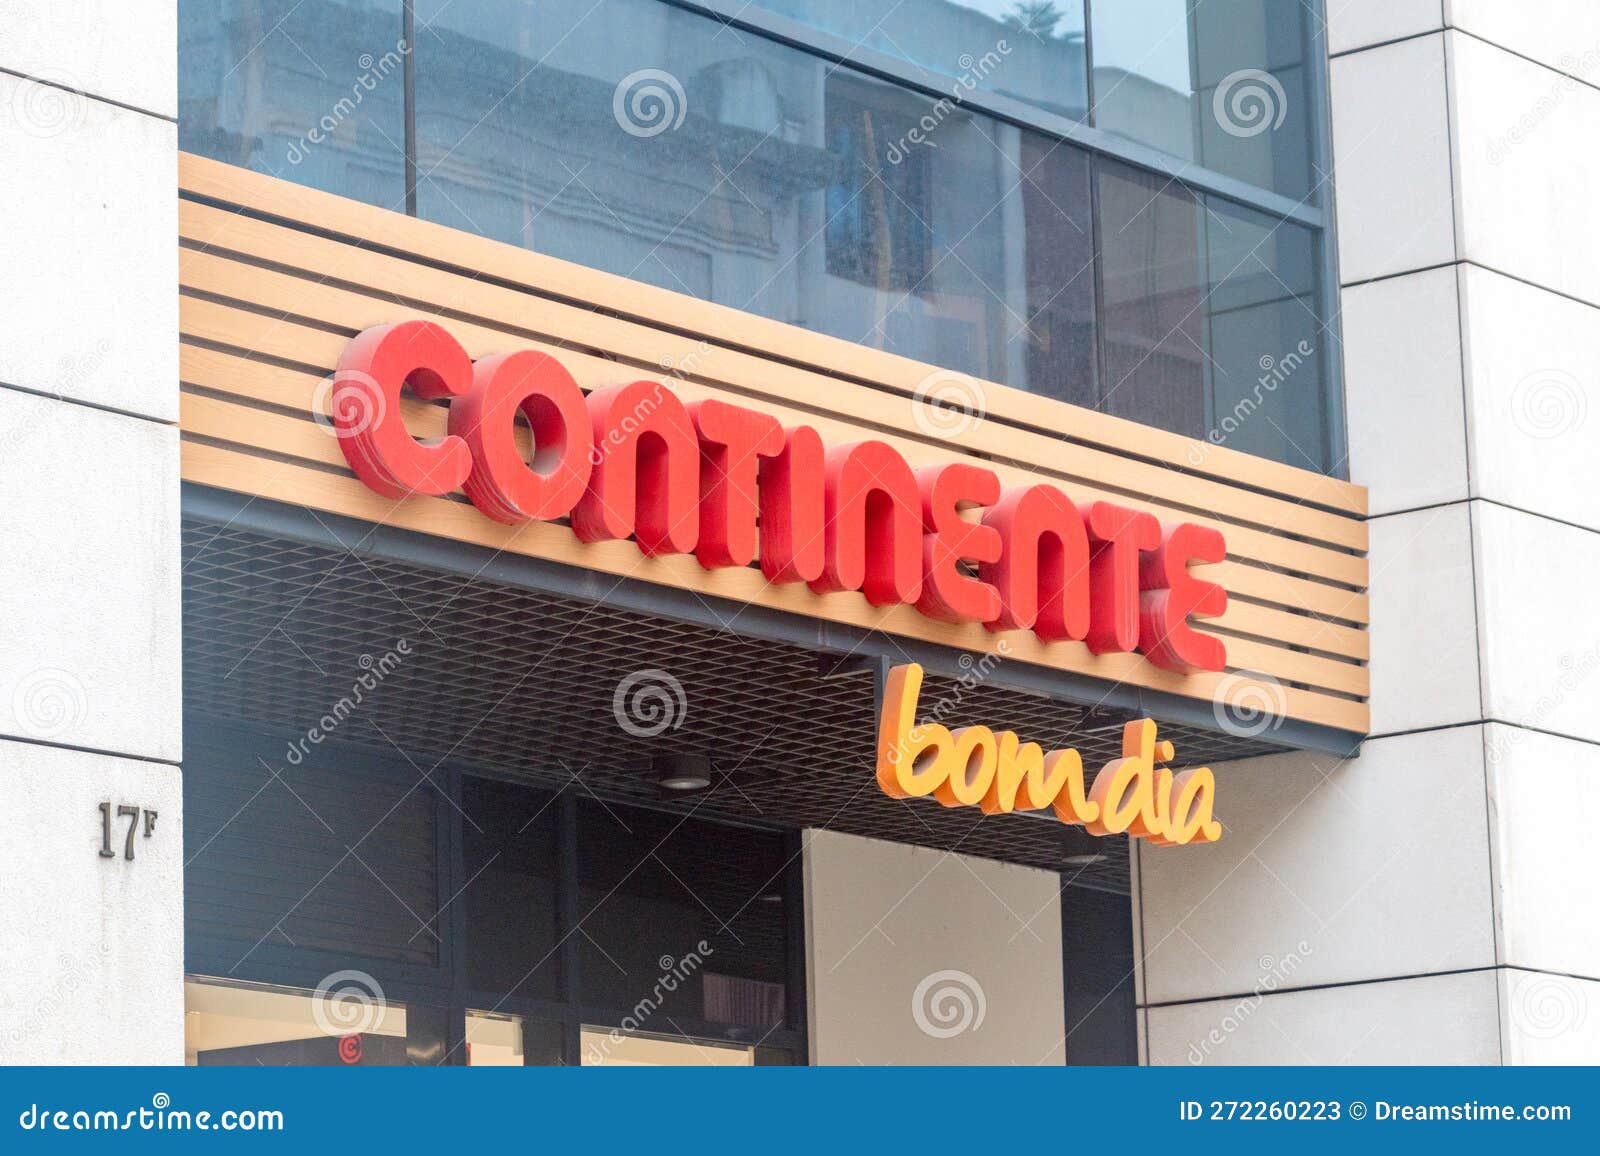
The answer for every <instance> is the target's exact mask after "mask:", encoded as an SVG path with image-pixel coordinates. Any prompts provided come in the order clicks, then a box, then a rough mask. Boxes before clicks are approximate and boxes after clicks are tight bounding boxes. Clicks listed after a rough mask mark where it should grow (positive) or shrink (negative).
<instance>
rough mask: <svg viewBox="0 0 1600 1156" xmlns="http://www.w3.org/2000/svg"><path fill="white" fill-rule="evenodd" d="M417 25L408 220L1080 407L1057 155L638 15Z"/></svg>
mask: <svg viewBox="0 0 1600 1156" xmlns="http://www.w3.org/2000/svg"><path fill="white" fill-rule="evenodd" d="M417 18H418V20H419V22H422V23H423V24H425V25H426V29H425V30H419V32H418V35H417V41H418V44H417V136H418V189H417V207H418V212H419V213H420V214H421V215H422V216H424V217H428V218H430V219H432V220H436V221H440V222H442V223H444V224H447V225H452V226H455V227H457V228H461V229H466V230H469V231H472V232H477V233H483V234H487V235H489V236H492V237H496V238H498V239H500V240H503V241H509V242H511V243H512V244H517V245H523V246H526V247H529V248H533V249H537V250H539V251H540V252H544V253H549V254H551V255H553V256H557V257H563V258H566V259H569V260H573V261H578V262H581V263H583V264H586V265H591V266H597V267H599V268H602V269H605V270H608V271H609V272H613V273H617V274H621V275H622V276H626V277H631V278H635V279H638V280H642V281H647V282H650V283H652V284H656V285H660V286H663V287H665V288H668V289H674V290H677V291H679V292H683V293H688V294H691V295H693V296H696V297H701V298H705V299H708V300H712V301H717V302H720V303H722V304H726V305H731V306H733V307H735V308H739V309H745V310H750V311H752V312H756V313H760V314H763V315H765V316H768V317H773V318H776V319H778V320H780V321H787V322H791V323H793V324H796V325H802V326H806V327H808V328H811V329H815V330H818V331H820V332H823V333H828V334H831V335H833V336H836V337H842V338H845V339H846V340H850V341H856V342H861V343H864V344H867V345H872V346H877V347H879V348H883V349H887V350H890V351H892V352H895V353H901V354H904V355H906V356H910V357H915V358H918V359H921V360H924V361H929V362H932V363H934V364H937V365H940V366H942V367H945V368H948V369H951V370H953V371H956V372H960V373H969V374H973V375H976V376H979V377H983V378H987V379H992V380H993V379H997V380H1000V381H1004V382H1006V383H1008V384H1011V385H1015V386H1018V387H1019V388H1023V389H1032V390H1034V391H1036V392H1041V393H1048V394H1051V395H1053V396H1058V397H1067V398H1076V397H1078V396H1080V395H1081V393H1082V392H1083V391H1084V390H1089V391H1091V392H1092V389H1093V381H1094V358H1093V345H1092V333H1093V312H1094V276H1093V267H1092V256H1093V240H1092V235H1091V233H1092V230H1091V226H1090V213H1089V190H1088V165H1087V162H1086V159H1085V157H1084V155H1083V154H1082V153H1081V152H1079V151H1078V150H1076V149H1074V148H1072V147H1070V146H1067V145H1064V144H1060V143H1059V142H1051V141H1046V140H1044V139H1043V138H1041V137H1038V136H1036V135H1035V134H1032V133H1029V132H1027V131H1024V130H1022V129H1018V128H1016V127H1014V126H1010V125H1002V124H1000V123H998V122H996V121H994V120H992V119H990V118H988V117H984V116H979V115H976V114H974V113H971V112H969V111H967V110H966V109H964V108H961V107H959V106H957V105H955V104H953V103H952V102H949V101H946V102H944V103H943V104H942V105H940V104H937V103H936V102H935V101H933V100H931V99H929V98H927V97H924V96H921V95H918V94H916V93H912V92H909V91H907V90H906V89H903V88H900V87H898V86H895V85H891V84H887V83H883V82H880V81H877V80H872V79H869V78H867V77H864V76H861V75H859V74H856V73H853V72H851V71H849V70H847V69H841V68H839V67H837V66H836V65H833V64H830V63H829V62H827V61H825V60H823V59H821V58H819V57H815V56H812V55H809V54H807V53H804V52H800V51H797V50H794V49H791V48H788V47H785V46H783V45H779V44H776V43H773V42H771V41H767V40H764V39H762V38H760V37H756V36H751V35H743V34H741V35H737V36H735V35H729V34H728V33H727V32H726V31H724V30H722V29H721V28H720V26H719V25H718V24H717V23H716V22H715V21H712V20H708V19H706V18H704V17H701V16H697V15H694V14H692V13H689V12H686V11H684V10H682V9H678V8H673V7H671V6H669V5H666V4H661V3H659V2H657V0H601V3H600V5H599V8H598V9H596V8H595V6H594V5H593V4H592V3H591V2H590V0H555V2H552V3H543V4H538V5H517V6H507V5H504V4H499V3H492V2H490V0H451V2H449V3H444V2H443V0H427V2H424V3H419V5H418V8H417ZM620 27H626V28H627V29H628V30H629V35H628V36H627V37H625V38H621V39H619V38H618V36H617V35H616V29H617V28H620ZM556 45H559V47H560V52H559V55H557V56H555V57H553V58H550V59H546V54H547V53H549V52H550V50H551V48H552V46H556ZM664 60H667V61H671V62H672V71H671V72H670V73H668V72H663V71H661V70H660V69H659V67H658V66H659V64H660V62H661V61H664Z"/></svg>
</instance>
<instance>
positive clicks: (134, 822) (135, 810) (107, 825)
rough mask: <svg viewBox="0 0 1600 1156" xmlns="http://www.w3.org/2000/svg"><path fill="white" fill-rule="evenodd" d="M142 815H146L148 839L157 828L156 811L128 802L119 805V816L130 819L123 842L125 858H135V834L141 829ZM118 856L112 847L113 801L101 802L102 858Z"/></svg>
mask: <svg viewBox="0 0 1600 1156" xmlns="http://www.w3.org/2000/svg"><path fill="white" fill-rule="evenodd" d="M141 815H142V816H143V817H144V824H143V825H144V837H145V838H146V839H148V838H149V837H150V836H151V835H152V834H153V833H154V832H155V829H156V812H154V811H152V810H149V809H148V808H139V807H130V806H128V804H126V803H122V804H120V805H119V806H118V807H117V818H119V819H124V818H125V819H127V820H128V834H127V838H126V839H124V840H123V844H122V857H123V858H124V859H132V858H133V836H134V834H135V833H136V832H137V831H138V830H139V826H140V822H139V818H140V816H141ZM116 857H117V853H116V852H115V851H113V850H112V849H111V803H110V801H109V800H108V801H106V802H104V803H101V804H100V858H102V859H115V858H116Z"/></svg>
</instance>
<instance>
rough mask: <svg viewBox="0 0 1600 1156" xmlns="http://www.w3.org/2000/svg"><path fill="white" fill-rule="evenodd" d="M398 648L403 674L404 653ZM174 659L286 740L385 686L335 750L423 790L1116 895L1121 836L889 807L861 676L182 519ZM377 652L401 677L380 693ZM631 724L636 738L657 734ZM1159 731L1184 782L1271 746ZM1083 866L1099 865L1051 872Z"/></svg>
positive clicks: (191, 696)
mask: <svg viewBox="0 0 1600 1156" xmlns="http://www.w3.org/2000/svg"><path fill="white" fill-rule="evenodd" d="M401 640H405V642H406V644H407V646H408V648H409V654H408V655H399V654H398V652H397V648H398V646H399V643H400V642H401ZM183 649H184V696H185V707H186V710H187V711H188V712H189V713H191V714H193V715H200V716H209V717H212V718H221V719H233V720H240V721H244V722H250V723H256V724H262V725H267V726H272V727H278V728H282V729H283V730H285V731H287V732H304V731H305V730H306V729H307V728H308V727H310V726H313V725H315V724H317V723H318V720H319V719H322V718H323V717H324V716H326V715H329V714H330V712H335V710H336V704H338V703H339V702H340V700H341V698H344V699H347V700H349V699H351V698H353V695H352V691H353V689H354V687H355V684H356V683H357V680H358V679H360V678H361V677H362V676H363V675H366V676H368V680H369V681H376V682H377V684H378V685H377V686H376V689H373V690H367V689H362V690H361V691H360V697H361V699H362V700H363V701H361V702H360V704H359V706H357V707H356V708H355V709H354V710H353V711H350V712H349V714H348V717H346V718H343V719H342V720H340V721H338V722H337V725H336V738H337V740H338V741H340V742H354V743H358V744H361V745H363V746H365V747H369V748H372V749H375V750H377V751H379V752H385V753H387V754H390V755H392V756H393V757H394V758H396V759H406V760H409V761H410V762H411V763H412V764H414V766H415V768H416V770H417V772H418V773H419V775H420V774H421V773H422V772H425V771H431V770H432V769H433V768H434V767H435V766H436V765H437V764H439V763H440V762H442V761H446V760H457V761H459V762H461V763H462V764H463V765H467V766H478V767H486V768H494V769H495V770H496V771H498V772H501V773H509V774H513V775H515V776H517V777H519V778H524V779H526V780H528V781H531V782H535V783H538V784H541V785H547V786H553V787H571V788H573V789H576V790H578V791H580V792H587V793H592V794H595V795H597V796H600V797H607V798H615V799H621V800H627V801H634V802H641V803H645V804H648V805H652V806H658V807H665V808H667V809H671V810H679V811H684V810H694V811H695V813H697V814H699V815H702V816H706V817H714V816H721V817H727V818H732V819H738V820H745V821H751V820H754V821H759V822H764V823H770V824H776V825H780V826H787V827H824V828H829V829H832V830H836V831H843V832H848V833H851V834H856V835H866V836H871V837H875V838H880V839H888V840H893V841H896V842H901V843H912V844H918V845H922V846H927V847H935V848H940V849H945V850H951V851H960V852H962V853H964V854H971V855H979V856H985V857H988V858H993V859H1000V860H1005V861H1008V862H1013V863H1024V864H1029V865H1033V866H1037V867H1044V868H1048V869H1051V870H1058V871H1064V872H1065V873H1066V874H1067V877H1068V878H1069V880H1070V881H1072V882H1073V883H1075V884H1077V885H1080V886H1089V887H1095V888H1099V889H1104V890H1114V891H1126V890H1127V888H1128V861H1127V860H1128V856H1127V843H1126V840H1125V839H1120V838H1117V839H1095V838H1092V837H1090V836H1088V835H1087V834H1086V833H1084V832H1083V831H1082V830H1080V829H1077V828H1070V827H1066V826H1064V825H1062V824H1060V823H1057V822H1054V821H1053V820H1048V819H1043V818H1039V817H1035V816H1027V815H1008V816H983V815H981V814H980V813H979V812H977V811H975V810H971V809H960V810H953V809H947V808H944V807H941V806H939V805H938V804H937V803H935V802H933V801H932V800H925V799H924V800H910V801H896V800H893V799H889V798H887V797H885V796H884V795H883V794H881V793H880V792H879V791H878V789H877V787H876V784H875V783H874V780H873V775H872V770H871V758H872V750H873V744H874V728H875V708H874V703H873V685H872V681H871V678H870V676H869V675H868V674H867V673H865V672H859V673H853V674H844V675H834V676H832V677H824V676H823V675H822V674H821V667H820V663H819V660H820V656H819V654H818V653H817V652H816V651H813V650H808V649H806V648H804V647H800V646H794V645H788V644H783V643H777V642H771V641H765V640H761V639H754V638H749V637H743V636H740V635H737V634H733V633H730V632H728V631H719V630H716V629H713V628H711V627H708V626H699V625H691V624H685V623H682V622H678V621H674V620H671V619H667V618H663V617H654V616H650V615H647V614H641V613H638V612H635V611H631V610H622V609H618V608H615V607H611V606H607V605H603V604H599V603H594V602H587V601H580V600H576V599H568V598H559V597H553V596H549V595H546V594H542V593H534V592H529V591H526V590H523V589H519V588H515V587H508V586H502V585H496V584H492V583H489V582H485V581H483V580H473V581H469V580H465V579H463V578H460V577H457V576H454V575H450V574H444V573H440V572H437V571H434V570H430V569H427V568H424V567H421V566H411V565H400V564H396V563H393V562H390V561H384V560H380V559H375V558H370V557H364V556H361V555H358V554H352V553H348V552H345V551H341V550H338V549H333V548H328V547H320V546H312V545H305V544H302V543H299V542H294V541H289V540H286V539H282V538H276V537H270V536H265V535H262V534H259V533H256V532H254V531H248V530H244V529H240V528H237V527H223V526H219V525H216V524H213V523H210V522H204V521H197V520H193V519H186V520H185V523H184V579H183ZM391 653H395V654H396V657H397V658H398V664H397V665H396V666H395V667H394V669H393V670H392V671H391V672H389V673H387V674H385V675H383V676H382V677H381V679H378V678H377V677H376V676H375V674H374V671H375V670H377V669H381V668H382V667H383V666H386V665H387V663H384V662H382V661H380V660H382V658H383V656H384V655H386V654H391ZM373 664H377V666H374V665H373ZM641 672H659V673H655V674H646V673H641ZM630 676H632V677H633V678H634V682H633V684H632V685H633V687H634V688H635V690H638V689H642V688H645V687H650V686H659V687H665V688H666V692H665V697H662V698H660V699H659V700H658V701H659V704H660V705H662V706H664V707H665V708H666V709H667V710H668V711H669V712H670V713H671V714H672V716H673V718H672V721H673V724H674V725H672V726H669V727H666V729H663V730H662V731H661V733H659V734H657V735H648V734H637V733H630V731H629V730H627V729H624V727H622V726H621V725H619V719H618V714H617V711H616V709H615V706H614V699H615V696H616V693H617V688H618V686H619V684H621V683H623V682H624V680H626V679H629V678H630ZM666 676H670V678H669V677H666ZM671 680H675V682H676V684H677V685H678V686H681V688H682V695H681V698H680V697H679V696H678V695H677V692H676V691H675V689H673V687H672V682H671ZM945 696H950V697H951V698H952V699H953V700H956V701H958V702H959V708H958V711H957V712H956V713H955V714H952V715H951V716H950V719H951V720H953V719H954V718H957V717H959V718H963V719H970V720H972V721H982V722H983V723H984V724H986V725H989V726H993V727H996V728H1005V729H1010V730H1015V731H1016V732H1017V733H1018V734H1020V735H1022V736H1023V737H1024V738H1026V739H1031V740H1034V741H1037V742H1039V743H1041V744H1042V745H1044V746H1045V747H1046V749H1050V748H1052V747H1057V746H1066V745H1075V746H1077V747H1078V748H1079V749H1080V750H1082V751H1083V754H1084V761H1085V764H1086V765H1087V766H1090V767H1096V766H1099V765H1100V764H1101V763H1103V762H1104V761H1105V760H1106V759H1109V758H1112V757H1115V755H1116V754H1117V753H1118V747H1119V743H1120V732H1121V724H1122V723H1123V722H1124V721H1125V719H1124V718H1123V717H1121V716H1119V715H1114V714H1111V713H1109V712H1104V711H1094V710H1089V709H1086V708H1083V707H1080V706H1075V705H1072V704H1067V703H1061V702H1054V701H1050V700H1047V699H1043V698H1038V697H1034V696H1031V695H1027V694H1023V693H1020V692H1018V691H1015V690H1012V689H1009V688H1004V687H999V686H995V685H993V683H978V684H976V685H966V686H963V685H961V684H959V683H957V682H956V681H955V680H943V679H938V678H929V680H928V682H927V684H926V688H925V690H924V701H925V702H928V701H937V700H938V699H939V698H941V697H945ZM649 697H650V696H649V695H648V694H647V695H646V698H647V699H648V698H649ZM629 698H630V699H631V696H629ZM626 701H629V700H628V699H625V703H626ZM625 717H626V715H625ZM637 717H638V718H639V719H640V720H641V721H640V722H634V723H632V724H630V725H631V726H632V729H633V730H634V731H641V730H651V729H654V728H655V727H656V726H660V725H661V720H660V718H659V717H655V718H654V721H652V718H651V717H645V716H637ZM947 721H950V720H947ZM641 722H642V723H643V725H641ZM1164 731H1165V733H1166V734H1167V735H1168V736H1169V737H1171V738H1172V739H1173V740H1174V741H1175V742H1176V743H1177V744H1178V750H1179V751H1180V752H1181V754H1182V756H1183V760H1184V762H1185V763H1187V764H1198V763H1199V762H1201V761H1218V760H1223V759H1236V758H1242V757H1246V756H1248V755H1253V754H1261V753H1266V752H1268V751H1271V750H1274V749H1276V748H1275V747H1273V746H1270V745H1268V744H1265V743H1260V742H1249V741H1241V740H1239V739H1236V738H1231V737H1229V736H1227V735H1224V734H1220V733H1214V732H1209V731H1204V730H1199V729H1195V728H1190V727H1177V726H1173V727H1166V728H1164ZM673 752H692V753H699V754H709V755H710V756H711V758H712V760H713V766H714V771H715V774H714V779H713V784H712V786H711V787H710V788H709V789H708V790H705V791H700V792H697V793H695V794H693V795H692V796H685V795H673V794H671V793H670V792H666V791H663V790H662V789H661V788H660V787H658V786H657V785H656V782H655V776H654V775H653V774H652V772H651V758H652V756H659V755H662V754H665V753H673ZM1095 852H1098V853H1101V854H1104V855H1105V856H1106V858H1105V859H1104V861H1103V862H1099V863H1095V864H1091V865H1088V866H1078V865H1069V864H1067V863H1066V857H1067V856H1070V855H1081V854H1085V853H1095Z"/></svg>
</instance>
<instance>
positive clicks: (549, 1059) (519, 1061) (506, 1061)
mask: <svg viewBox="0 0 1600 1156" xmlns="http://www.w3.org/2000/svg"><path fill="white" fill-rule="evenodd" d="M561 1035H562V1027H561V1025H560V1024H558V1023H550V1022H547V1021H544V1020H529V1019H523V1018H522V1017H520V1016H511V1015H501V1014H497V1013H495V1012H477V1011H469V1012H468V1013H467V1065H468V1066H469V1067H473V1068H520V1067H552V1066H555V1065H557V1064H560V1063H561V1062H562V1059H561Z"/></svg>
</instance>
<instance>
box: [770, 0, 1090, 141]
mask: <svg viewBox="0 0 1600 1156" xmlns="http://www.w3.org/2000/svg"><path fill="white" fill-rule="evenodd" d="M753 2H754V5H755V6H756V7H759V8H765V9H767V10H769V11H771V12H776V13H777V14H778V15H779V16H787V17H788V18H789V19H791V20H795V21H798V22H799V23H801V24H804V25H807V26H808V27H811V28H816V29H818V30H820V31H822V32H831V33H833V34H834V35H835V36H839V37H841V38H843V39H845V40H847V41H849V42H850V44H852V45H859V46H861V47H863V48H870V49H872V50H873V51H874V52H881V53H883V54H884V55H886V56H894V57H899V58H900V59H902V60H908V61H910V62H911V63H912V64H915V65H918V66H919V67H921V68H925V69H927V70H928V71H929V72H934V73H940V74H942V75H944V76H946V77H949V78H950V81H951V83H950V86H949V88H948V89H946V90H945V92H946V94H947V95H948V96H950V97H951V98H952V99H959V98H960V97H961V96H963V95H964V94H965V93H966V92H968V91H971V90H973V89H981V90H984V91H991V92H997V93H1000V94H1001V95H1004V96H1010V97H1015V98H1016V99H1017V100H1021V101H1026V102H1027V103H1029V104H1032V105H1036V106H1038V107H1039V108H1043V109H1046V110H1048V111H1050V112H1054V113H1057V114H1059V115H1061V116H1067V117H1071V118H1073V119H1074V120H1080V119H1082V117H1083V111H1084V107H1085V105H1086V104H1087V101H1086V99H1085V93H1086V90H1087V87H1088V85H1087V82H1086V79H1085V74H1084V52H1083V2H1082V0H753Z"/></svg>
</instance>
